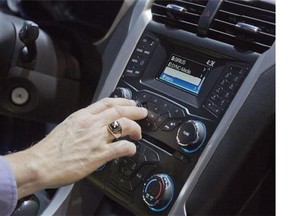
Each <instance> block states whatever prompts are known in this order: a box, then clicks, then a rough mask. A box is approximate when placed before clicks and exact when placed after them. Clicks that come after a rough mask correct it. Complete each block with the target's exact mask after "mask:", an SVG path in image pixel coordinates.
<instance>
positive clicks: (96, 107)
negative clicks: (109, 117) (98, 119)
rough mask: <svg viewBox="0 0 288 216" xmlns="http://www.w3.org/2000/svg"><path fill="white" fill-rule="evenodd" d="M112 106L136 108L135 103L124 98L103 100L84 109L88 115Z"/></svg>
mask: <svg viewBox="0 0 288 216" xmlns="http://www.w3.org/2000/svg"><path fill="white" fill-rule="evenodd" d="M114 106H136V103H135V101H133V100H128V99H125V98H104V99H102V100H100V101H98V102H96V103H93V104H91V105H90V106H88V107H86V109H87V111H89V112H90V113H93V114H97V113H100V112H102V111H104V110H107V109H109V108H112V107H114Z"/></svg>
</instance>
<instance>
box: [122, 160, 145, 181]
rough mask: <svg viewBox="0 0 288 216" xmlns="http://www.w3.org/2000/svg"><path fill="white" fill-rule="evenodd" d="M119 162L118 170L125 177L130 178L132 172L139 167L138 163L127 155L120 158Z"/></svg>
mask: <svg viewBox="0 0 288 216" xmlns="http://www.w3.org/2000/svg"><path fill="white" fill-rule="evenodd" d="M119 163H120V164H119V172H120V174H121V175H123V176H124V177H126V178H131V177H132V176H133V175H134V173H135V172H136V171H137V170H138V169H139V168H140V167H139V166H140V165H139V164H137V163H136V162H135V161H134V160H132V159H131V158H127V157H124V158H121V159H120V162H119Z"/></svg>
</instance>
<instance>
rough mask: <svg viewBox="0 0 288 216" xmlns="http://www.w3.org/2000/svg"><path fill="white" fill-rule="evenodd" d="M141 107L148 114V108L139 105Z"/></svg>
mask: <svg viewBox="0 0 288 216" xmlns="http://www.w3.org/2000/svg"><path fill="white" fill-rule="evenodd" d="M141 109H142V110H143V112H145V113H146V115H147V114H148V110H147V109H146V108H145V107H141Z"/></svg>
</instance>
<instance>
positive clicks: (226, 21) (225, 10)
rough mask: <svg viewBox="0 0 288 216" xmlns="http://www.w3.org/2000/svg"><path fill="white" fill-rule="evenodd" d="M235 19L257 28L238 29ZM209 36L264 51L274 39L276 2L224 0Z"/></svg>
mask: <svg viewBox="0 0 288 216" xmlns="http://www.w3.org/2000/svg"><path fill="white" fill-rule="evenodd" d="M237 23H246V24H249V25H253V26H255V27H258V28H259V29H260V31H259V32H257V33H255V34H252V33H249V32H246V31H245V30H242V31H241V32H239V29H237V28H236V27H235V26H236V24H237ZM227 34H228V36H227ZM208 37H211V38H214V39H216V40H219V41H222V42H225V43H228V44H231V45H235V46H238V47H239V46H242V47H245V48H246V49H248V50H251V51H255V52H259V53H263V52H265V51H266V50H267V49H269V48H270V47H271V46H272V44H273V43H274V41H275V6H274V5H272V4H267V3H264V2H263V1H239V0H238V1H237V0H233V1H232V0H226V1H224V3H223V4H222V6H221V8H220V10H219V11H218V14H217V15H216V17H215V19H214V20H213V22H212V24H211V26H210V29H209V32H208Z"/></svg>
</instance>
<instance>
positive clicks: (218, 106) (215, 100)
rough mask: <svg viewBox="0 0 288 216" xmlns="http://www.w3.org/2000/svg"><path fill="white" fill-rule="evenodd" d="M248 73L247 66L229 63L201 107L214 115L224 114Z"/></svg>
mask: <svg viewBox="0 0 288 216" xmlns="http://www.w3.org/2000/svg"><path fill="white" fill-rule="evenodd" d="M247 73H248V68H247V67H246V66H242V65H234V64H230V65H228V66H227V67H226V69H225V70H224V73H223V76H221V77H220V79H219V80H218V82H217V85H216V86H215V87H214V89H213V90H212V92H211V93H210V94H209V95H208V98H207V99H206V101H205V103H204V105H203V107H204V108H205V109H207V110H208V111H209V112H210V113H212V114H213V115H214V116H216V117H220V116H222V115H223V114H224V112H225V110H226V109H227V107H228V105H229V103H230V102H231V101H232V99H233V97H234V96H235V94H236V92H237V91H238V89H239V87H240V85H241V83H242V82H243V80H244V79H245V76H246V75H247Z"/></svg>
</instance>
